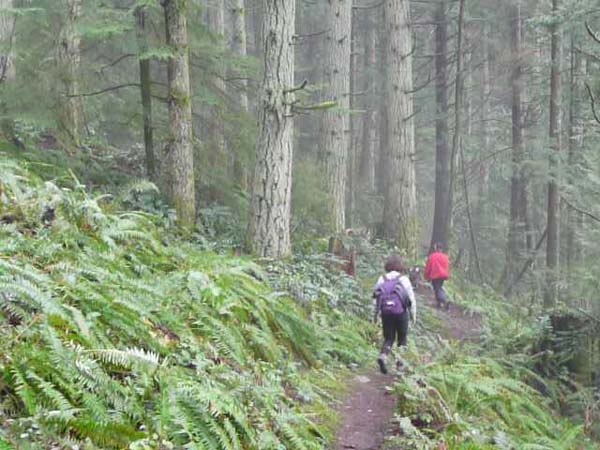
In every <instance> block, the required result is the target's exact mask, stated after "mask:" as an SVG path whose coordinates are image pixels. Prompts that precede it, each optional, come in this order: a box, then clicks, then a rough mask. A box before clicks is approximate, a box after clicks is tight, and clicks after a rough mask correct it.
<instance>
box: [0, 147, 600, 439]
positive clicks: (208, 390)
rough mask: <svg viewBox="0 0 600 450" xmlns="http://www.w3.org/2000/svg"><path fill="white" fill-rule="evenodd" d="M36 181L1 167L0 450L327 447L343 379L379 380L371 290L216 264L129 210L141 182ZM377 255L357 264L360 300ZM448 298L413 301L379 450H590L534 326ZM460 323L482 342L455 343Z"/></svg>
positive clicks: (479, 302) (7, 162) (225, 259)
mask: <svg viewBox="0 0 600 450" xmlns="http://www.w3.org/2000/svg"><path fill="white" fill-rule="evenodd" d="M43 173H44V170H43V169H42V170H40V167H35V165H32V164H31V163H27V162H24V161H22V160H17V159H15V158H13V157H7V156H6V155H4V156H0V301H1V305H2V306H1V308H0V335H1V336H0V342H1V344H0V347H1V352H0V355H1V356H0V372H1V374H2V378H1V380H0V392H2V395H1V409H0V423H2V429H1V430H0V439H1V440H0V448H8V449H10V448H18V449H42V448H53V449H70V448H80V449H123V448H130V449H168V448H197V449H265V450H267V449H326V448H331V447H330V445H332V441H333V438H334V435H335V430H336V427H337V426H338V424H339V421H340V420H343V417H342V418H339V417H336V414H335V413H334V411H335V410H336V409H337V410H339V404H340V403H341V402H343V400H344V398H345V397H346V395H348V389H349V388H350V387H353V386H354V384H353V383H351V382H350V380H352V379H353V378H354V377H355V376H356V374H357V373H359V374H360V373H363V374H364V373H366V374H369V373H373V371H374V367H373V366H374V364H373V361H374V359H373V358H374V355H375V350H376V346H377V345H379V342H378V338H377V335H376V332H377V328H376V327H374V326H373V325H371V324H369V323H368V322H367V321H366V320H365V319H366V318H368V317H369V311H370V299H369V298H368V297H369V296H368V295H366V294H367V293H368V289H365V288H364V287H363V286H361V284H359V283H356V282H355V281H353V280H352V279H350V278H348V277H346V276H344V275H339V274H337V273H336V271H335V265H332V264H331V262H330V261H329V260H328V259H327V258H325V257H320V256H319V255H314V254H313V255H305V256H298V257H297V258H296V259H294V260H290V261H287V262H280V263H273V262H268V261H260V262H255V261H252V260H250V259H248V258H237V257H231V256H226V255H219V254H216V253H214V252H211V251H208V250H206V247H207V242H206V241H207V238H206V237H203V236H201V235H198V234H195V233H191V234H190V233H186V232H183V231H182V230H180V229H178V228H176V227H174V226H172V225H170V223H169V219H168V215H167V216H164V215H163V216H159V215H155V214H151V213H148V212H140V211H134V210H128V209H126V205H132V204H143V203H144V202H142V201H141V199H142V198H144V197H146V196H148V197H152V196H153V195H155V188H154V187H153V186H152V185H150V184H148V183H144V182H139V183H136V184H133V185H130V186H127V187H126V188H124V189H123V190H122V191H121V192H119V193H115V195H112V196H107V195H106V194H96V193H95V192H94V191H90V190H89V189H87V188H86V187H85V186H84V185H82V184H80V183H79V181H77V179H76V178H75V176H74V175H70V178H69V177H65V176H61V177H60V180H61V181H60V182H59V181H57V178H55V177H53V178H52V179H48V178H46V179H44V178H43V177H41V176H40V174H43ZM209 247H210V245H209ZM385 252H386V250H385V249H383V248H382V247H377V246H376V247H370V246H367V247H365V249H364V250H363V251H362V253H361V254H360V255H359V275H360V276H361V280H360V281H361V283H363V284H364V285H365V286H368V285H370V284H371V283H372V281H373V280H372V278H373V275H374V274H375V273H377V271H378V270H379V269H378V267H379V265H380V263H381V261H382V256H383V255H384V254H385ZM451 293H452V295H453V297H454V298H455V300H456V301H457V303H458V304H459V305H460V306H457V307H456V308H460V309H456V310H455V311H458V312H457V313H456V314H457V315H456V316H454V317H453V316H447V315H445V314H444V313H441V312H440V311H436V310H434V309H433V308H431V307H430V306H429V305H428V300H427V299H428V295H429V293H428V291H427V290H421V291H420V297H419V302H420V305H421V306H420V309H419V324H418V326H417V329H416V333H415V334H414V335H413V336H412V339H411V345H410V349H409V351H408V352H407V354H406V358H407V365H408V368H407V370H406V372H404V373H403V375H402V376H401V377H399V378H395V377H394V376H390V377H388V380H389V382H388V385H389V388H390V389H391V390H393V392H394V393H395V395H397V396H398V406H397V410H396V411H395V414H394V419H393V422H392V424H391V426H390V430H389V436H388V438H387V440H386V444H385V446H384V448H386V449H399V448H402V449H412V448H414V449H441V448H445V449H488V448H489V449H493V448H506V449H510V448H515V449H526V448H529V449H565V450H567V449H575V448H590V449H591V448H597V447H596V446H595V444H593V443H592V441H590V440H588V438H587V437H586V436H587V432H588V431H590V430H589V428H588V426H587V424H581V425H577V422H581V419H579V418H578V416H577V415H576V414H575V413H574V415H573V417H574V420H575V421H574V422H572V421H570V420H569V419H567V418H565V417H561V416H560V415H559V414H558V413H557V411H558V409H559V407H560V404H561V403H564V401H565V399H564V396H565V395H567V394H570V395H572V396H573V398H571V399H570V400H569V401H572V403H573V404H575V403H577V402H580V403H581V398H580V399H577V398H575V397H576V396H577V395H581V396H583V392H584V391H576V390H574V389H573V388H572V387H567V388H565V386H567V385H565V383H562V382H560V380H558V381H552V380H550V379H547V378H544V374H543V373H542V372H541V371H540V370H539V369H540V367H541V366H540V364H539V363H540V360H539V359H536V358H539V356H538V357H533V356H531V355H532V354H533V353H537V350H536V345H537V344H538V343H539V342H541V340H542V339H543V338H544V336H545V323H544V322H543V321H537V322H534V321H533V320H532V319H533V317H532V316H531V315H528V314H529V313H528V312H527V311H526V310H525V309H524V308H520V307H518V306H515V305H511V304H508V303H506V302H505V301H504V300H499V299H495V298H494V297H493V294H491V293H490V292H489V291H483V290H477V289H475V288H473V287H472V286H468V285H463V284H462V283H461V282H460V280H456V282H455V283H454V289H453V291H452V292H451ZM472 314H476V316H472ZM472 317H476V322H477V323H476V326H477V327H480V328H479V331H480V332H477V333H474V334H473V335H467V336H465V335H459V336H456V335H455V334H454V331H456V329H457V328H461V327H463V328H465V327H468V326H472V324H473V319H472ZM463 319H464V322H459V321H460V320H463ZM469 324H471V325H469ZM467 334H468V333H467ZM465 337H468V338H469V339H463V340H462V341H460V340H457V339H462V338H465ZM542 362H543V361H542ZM350 370H353V371H354V373H351V372H350ZM541 392H544V393H545V395H542V394H541ZM577 404H579V403H577Z"/></svg>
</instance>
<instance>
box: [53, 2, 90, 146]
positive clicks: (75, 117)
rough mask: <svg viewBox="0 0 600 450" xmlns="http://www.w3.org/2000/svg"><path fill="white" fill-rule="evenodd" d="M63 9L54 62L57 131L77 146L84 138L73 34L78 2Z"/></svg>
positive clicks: (78, 56)
mask: <svg viewBox="0 0 600 450" xmlns="http://www.w3.org/2000/svg"><path fill="white" fill-rule="evenodd" d="M66 7H67V15H66V20H65V23H64V25H63V28H62V30H61V33H60V40H59V44H58V62H59V65H60V72H61V81H62V85H63V88H62V92H63V95H62V97H61V99H60V118H59V129H60V130H61V132H62V133H64V134H65V135H66V136H67V137H68V139H69V140H71V141H72V142H73V143H74V144H75V145H79V144H80V143H81V139H82V137H83V135H84V121H83V102H82V99H81V97H80V96H79V78H80V65H81V48H80V44H81V39H80V37H79V34H78V33H77V30H76V24H77V21H78V20H79V19H80V18H81V8H82V3H81V0H66Z"/></svg>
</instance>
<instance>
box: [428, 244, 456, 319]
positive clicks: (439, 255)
mask: <svg viewBox="0 0 600 450" xmlns="http://www.w3.org/2000/svg"><path fill="white" fill-rule="evenodd" d="M442 250H443V247H442V244H438V243H436V244H433V251H432V252H431V254H430V255H429V258H428V259H427V265H426V266H425V279H427V280H429V281H431V285H432V286H433V292H434V293H435V300H436V302H437V306H438V308H441V307H444V308H445V309H446V310H449V309H450V302H449V301H448V297H447V296H446V292H444V281H446V280H447V279H448V278H450V258H448V255H446V254H445V253H444V252H443V251H442Z"/></svg>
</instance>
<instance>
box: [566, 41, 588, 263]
mask: <svg viewBox="0 0 600 450" xmlns="http://www.w3.org/2000/svg"><path fill="white" fill-rule="evenodd" d="M575 44H576V37H575V36H571V68H570V76H571V83H570V92H569V97H570V99H569V100H570V104H569V184H570V187H571V188H574V186H573V185H574V182H575V179H576V174H577V173H578V170H579V165H580V164H581V162H582V155H581V152H582V150H583V136H584V121H583V116H582V106H581V104H582V97H583V80H584V77H585V61H584V58H583V56H582V55H581V53H580V52H579V51H578V50H577V49H576V45H575ZM567 214H568V215H567V227H568V228H567V242H566V252H567V255H566V263H567V269H568V272H569V273H570V271H571V270H570V269H572V268H573V266H574V265H575V264H577V263H578V262H580V260H581V242H580V241H579V233H580V231H581V226H582V219H583V218H582V216H581V213H579V212H577V211H573V210H572V209H569V210H568V213H567Z"/></svg>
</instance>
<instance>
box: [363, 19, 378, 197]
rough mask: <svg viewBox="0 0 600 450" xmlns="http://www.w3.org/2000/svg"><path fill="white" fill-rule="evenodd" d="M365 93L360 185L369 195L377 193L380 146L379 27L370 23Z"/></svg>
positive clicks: (364, 81) (365, 58)
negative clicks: (377, 158)
mask: <svg viewBox="0 0 600 450" xmlns="http://www.w3.org/2000/svg"><path fill="white" fill-rule="evenodd" d="M364 31H365V34H364V41H365V50H364V63H363V89H362V90H363V91H364V93H365V113H364V115H363V132H362V151H361V153H360V165H359V183H360V186H361V188H362V189H364V190H365V191H366V192H368V193H369V194H373V193H375V189H376V186H375V162H376V154H377V148H378V144H379V133H378V127H377V122H378V120H377V116H378V114H377V112H378V105H377V102H376V101H375V96H376V94H377V89H376V86H375V83H376V77H375V76H374V74H375V72H374V71H375V69H376V68H377V64H378V58H377V27H376V26H375V24H374V23H371V21H368V23H367V24H366V26H365V27H364Z"/></svg>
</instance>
